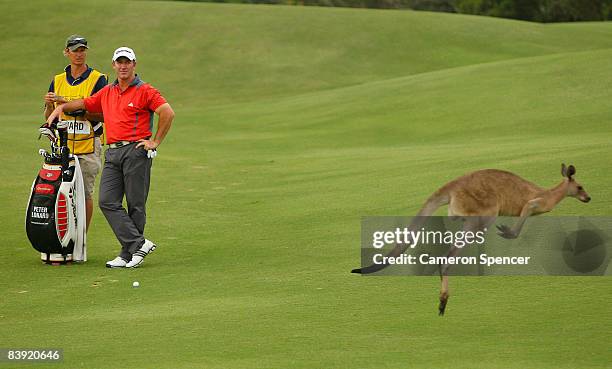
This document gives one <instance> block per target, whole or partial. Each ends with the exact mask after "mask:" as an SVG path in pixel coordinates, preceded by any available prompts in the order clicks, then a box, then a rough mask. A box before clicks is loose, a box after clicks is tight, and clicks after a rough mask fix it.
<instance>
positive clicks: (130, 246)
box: [98, 145, 143, 261]
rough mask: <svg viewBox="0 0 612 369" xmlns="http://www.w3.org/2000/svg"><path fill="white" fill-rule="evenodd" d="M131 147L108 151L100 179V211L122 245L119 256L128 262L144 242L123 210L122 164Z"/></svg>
mask: <svg viewBox="0 0 612 369" xmlns="http://www.w3.org/2000/svg"><path fill="white" fill-rule="evenodd" d="M131 146H134V145H130V146H124V147H121V148H117V149H108V150H106V153H105V155H104V157H105V163H104V169H103V170H102V178H101V179H100V195H99V198H98V202H99V206H100V209H101V210H102V213H103V214H104V216H105V217H106V220H107V221H108V224H109V225H110V226H111V229H112V230H113V232H114V233H115V236H116V237H117V239H118V240H119V243H121V253H120V254H119V256H121V257H122V258H124V259H126V260H128V261H129V260H130V259H131V258H132V253H133V252H134V251H132V250H134V248H135V249H138V248H139V247H140V246H141V245H142V242H143V239H142V234H141V233H140V232H139V231H138V229H137V228H136V226H135V225H134V222H133V221H132V219H131V218H130V217H129V216H128V213H127V211H126V210H125V208H123V195H124V193H125V185H124V168H123V165H122V162H123V161H124V157H125V156H126V154H127V153H129V149H130V148H131Z"/></svg>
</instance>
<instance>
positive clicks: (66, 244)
mask: <svg viewBox="0 0 612 369" xmlns="http://www.w3.org/2000/svg"><path fill="white" fill-rule="evenodd" d="M74 113H77V112H74ZM74 113H73V114H71V115H74ZM67 126H68V122H66V121H61V122H59V123H58V124H57V125H52V126H46V125H43V126H42V127H41V128H40V132H41V135H45V136H47V137H48V138H49V140H50V141H51V152H47V151H46V150H44V149H40V151H39V154H40V155H41V156H43V157H44V164H43V166H42V169H41V170H40V171H39V172H38V175H37V176H36V179H35V180H34V183H33V184H32V190H31V192H30V201H29V202H28V208H27V212H26V219H25V222H26V224H25V228H26V233H27V235H28V239H29V240H30V243H31V244H32V247H33V248H34V249H36V250H37V251H39V252H40V254H41V259H42V261H43V262H45V263H47V264H56V263H59V264H65V263H68V262H71V261H87V247H86V225H85V190H84V187H83V176H82V174H81V167H80V165H79V158H78V157H77V156H76V155H72V154H71V153H70V150H69V148H68V145H67V141H68V132H67ZM58 141H59V145H58Z"/></svg>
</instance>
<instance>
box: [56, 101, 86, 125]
mask: <svg viewBox="0 0 612 369" xmlns="http://www.w3.org/2000/svg"><path fill="white" fill-rule="evenodd" d="M79 109H85V103H84V102H83V99H78V100H72V101H69V102H67V103H65V104H61V105H58V107H57V108H55V110H53V112H52V113H51V114H50V115H49V117H48V118H47V124H51V123H53V121H54V120H55V119H57V118H59V117H60V116H61V115H62V113H64V112H67V111H75V110H79Z"/></svg>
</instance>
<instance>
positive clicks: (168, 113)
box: [136, 103, 174, 150]
mask: <svg viewBox="0 0 612 369" xmlns="http://www.w3.org/2000/svg"><path fill="white" fill-rule="evenodd" d="M155 114H157V115H158V116H159V121H158V122H157V131H156V132H155V137H153V139H152V140H139V143H138V145H136V147H140V146H142V147H144V149H145V150H153V149H156V148H157V147H158V146H159V145H161V143H162V142H163V141H164V137H166V134H167V133H168V131H169V130H170V127H171V126H172V121H173V120H174V110H172V107H171V106H170V104H168V103H165V104H162V105H160V106H159V108H157V109H156V110H155Z"/></svg>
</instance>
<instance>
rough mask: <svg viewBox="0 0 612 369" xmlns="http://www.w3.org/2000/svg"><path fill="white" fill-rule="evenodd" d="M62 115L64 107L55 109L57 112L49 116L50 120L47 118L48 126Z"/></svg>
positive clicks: (54, 111)
mask: <svg viewBox="0 0 612 369" xmlns="http://www.w3.org/2000/svg"><path fill="white" fill-rule="evenodd" d="M61 114H62V106H61V105H59V106H58V107H57V108H55V110H53V112H52V113H51V114H50V115H49V118H47V124H51V123H53V122H54V121H55V120H56V119H57V118H59V116H60V115H61Z"/></svg>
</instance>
